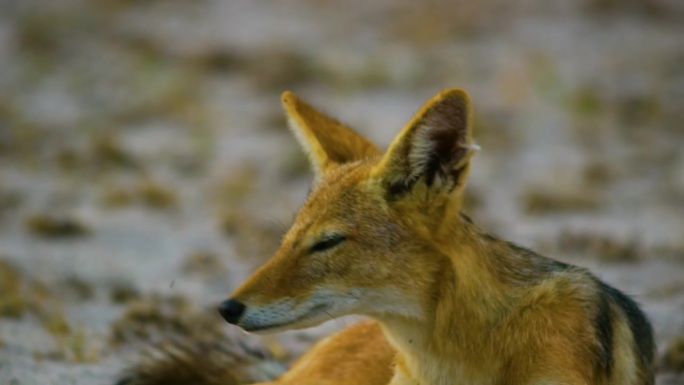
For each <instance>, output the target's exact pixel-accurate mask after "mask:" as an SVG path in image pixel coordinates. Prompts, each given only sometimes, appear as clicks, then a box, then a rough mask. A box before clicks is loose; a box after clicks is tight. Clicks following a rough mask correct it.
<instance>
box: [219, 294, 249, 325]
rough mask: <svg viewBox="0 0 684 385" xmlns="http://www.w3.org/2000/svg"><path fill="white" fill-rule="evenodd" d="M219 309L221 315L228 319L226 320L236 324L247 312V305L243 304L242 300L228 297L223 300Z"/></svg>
mask: <svg viewBox="0 0 684 385" xmlns="http://www.w3.org/2000/svg"><path fill="white" fill-rule="evenodd" d="M218 311H219V313H221V316H222V317H223V319H225V320H226V322H228V323H229V324H233V325H234V324H236V323H237V322H238V320H239V319H240V316H241V315H242V313H244V312H245V305H243V304H242V302H240V301H236V300H234V299H227V300H225V301H223V302H221V304H220V305H219V307H218Z"/></svg>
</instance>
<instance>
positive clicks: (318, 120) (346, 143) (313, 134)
mask: <svg viewBox="0 0 684 385" xmlns="http://www.w3.org/2000/svg"><path fill="white" fill-rule="evenodd" d="M281 98H282V101H283V107H284V108H285V113H286V114H287V120H288V124H289V125H290V129H291V130H292V132H293V133H294V135H295V137H297V140H298V141H299V144H300V145H301V146H302V147H304V150H305V151H306V152H307V154H308V156H309V161H310V162H311V165H312V167H313V170H314V173H315V174H316V179H317V180H319V179H320V178H321V177H322V176H323V174H325V172H326V171H327V170H328V169H330V168H331V167H334V166H335V165H339V164H343V163H346V162H351V161H355V160H361V159H364V158H369V157H373V156H378V155H380V154H381V152H380V150H379V149H378V148H377V147H376V146H375V145H374V144H373V143H372V142H371V141H369V140H368V139H366V138H364V137H363V136H361V135H360V134H358V133H356V132H355V131H354V130H352V129H351V128H349V127H347V126H345V125H343V124H342V123H340V122H338V121H337V120H335V119H333V118H331V117H329V116H327V115H325V114H323V113H321V112H319V111H317V110H316V109H315V108H313V107H311V106H310V105H309V104H307V103H305V102H304V101H303V100H301V99H299V98H298V97H297V96H296V95H295V94H293V93H292V92H289V91H286V92H284V93H283V95H282V97H281Z"/></svg>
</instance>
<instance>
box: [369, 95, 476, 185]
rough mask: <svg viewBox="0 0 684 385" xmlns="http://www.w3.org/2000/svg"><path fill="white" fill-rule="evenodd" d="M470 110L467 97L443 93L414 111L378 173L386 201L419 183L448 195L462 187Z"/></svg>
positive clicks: (468, 151)
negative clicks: (389, 197)
mask: <svg viewBox="0 0 684 385" xmlns="http://www.w3.org/2000/svg"><path fill="white" fill-rule="evenodd" d="M471 125H472V109H471V105H470V98H469V97H468V94H467V93H466V92H465V91H463V90H461V89H456V88H452V89H447V90H444V91H442V92H440V93H439V94H437V95H435V96H434V97H433V98H432V99H431V100H430V101H428V102H427V103H426V104H425V105H424V106H423V108H421V109H420V111H418V112H417V113H416V114H415V115H414V117H413V118H412V119H411V121H409V123H408V124H407V125H406V126H405V127H404V129H403V130H402V131H401V133H400V134H399V135H398V136H397V138H396V139H395V140H394V141H393V142H392V144H391V145H390V147H389V149H388V150H387V152H386V153H385V155H384V157H383V159H382V161H381V162H380V164H379V165H378V168H377V169H376V173H377V175H378V176H380V178H381V180H382V183H383V184H385V186H386V188H387V191H388V194H389V195H396V194H399V193H405V192H407V191H410V190H411V189H412V188H413V186H414V185H415V184H416V183H417V182H420V181H422V182H424V183H425V185H426V186H427V187H428V188H447V189H448V191H449V192H451V191H454V190H460V189H461V188H462V187H463V186H464V185H465V179H466V177H467V174H468V170H469V166H470V158H471V156H472V155H473V154H474V153H475V152H476V151H477V150H479V147H478V146H477V145H475V144H473V143H472V137H471Z"/></svg>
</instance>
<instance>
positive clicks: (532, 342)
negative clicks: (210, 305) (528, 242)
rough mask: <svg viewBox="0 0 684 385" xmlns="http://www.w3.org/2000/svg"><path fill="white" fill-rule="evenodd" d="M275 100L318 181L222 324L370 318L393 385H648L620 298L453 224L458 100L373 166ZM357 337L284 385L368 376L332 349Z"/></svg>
mask: <svg viewBox="0 0 684 385" xmlns="http://www.w3.org/2000/svg"><path fill="white" fill-rule="evenodd" d="M283 102H284V105H285V109H286V112H287V113H288V116H289V118H290V122H291V125H292V129H293V131H294V132H295V134H296V136H297V138H298V139H299V141H300V142H301V144H302V145H303V146H304V148H305V149H306V150H307V151H308V153H309V155H310V158H311V161H312V164H313V168H314V171H315V172H316V182H315V185H314V189H313V190H312V192H311V194H310V195H309V197H308V199H307V201H306V202H305V204H304V205H303V207H302V209H301V210H300V212H299V213H298V215H297V218H296V220H295V222H294V224H293V225H292V227H291V229H290V230H289V231H288V232H287V234H286V235H285V237H284V239H283V241H282V245H281V247H280V249H279V250H278V251H277V253H276V254H275V256H274V257H273V258H272V259H271V260H269V261H268V262H267V263H266V264H265V265H264V266H262V267H261V268H260V269H259V270H258V271H257V272H256V273H255V274H254V275H253V276H252V277H250V278H249V279H248V280H247V281H246V282H245V283H244V284H243V285H242V286H241V287H239V288H238V289H237V290H236V291H235V292H234V293H233V295H232V296H231V299H230V300H228V301H226V302H225V304H226V306H225V309H228V308H229V307H228V304H230V305H232V306H233V307H232V309H235V308H237V307H236V306H238V305H239V309H240V313H239V314H237V316H236V314H235V313H231V314H230V315H228V314H224V317H226V319H227V320H229V321H230V322H233V323H235V324H237V325H238V326H240V327H242V328H243V329H245V330H247V331H253V332H261V331H268V332H272V331H277V330H286V329H293V328H304V327H309V326H312V325H316V324H318V323H320V322H322V321H324V320H327V319H329V318H330V317H337V316H341V315H345V314H364V315H368V316H371V317H373V318H375V319H377V320H378V321H379V322H380V325H381V327H382V330H383V332H384V334H385V335H386V336H387V338H388V340H389V342H390V343H391V344H392V345H393V346H394V348H395V349H396V350H397V352H398V354H397V358H396V369H395V373H394V376H393V379H392V381H391V384H392V385H404V384H412V385H416V384H421V385H437V384H442V385H446V384H501V385H532V384H568V385H572V384H577V385H580V384H597V385H650V384H653V364H652V362H653V349H654V346H653V336H652V331H651V328H650V325H649V323H648V321H647V320H646V318H645V316H644V315H643V313H641V311H640V310H639V309H638V307H637V305H636V304H635V303H634V302H633V301H631V300H630V299H629V298H628V297H627V296H625V295H624V294H622V293H620V292H619V291H618V290H616V289H614V288H612V287H610V286H608V285H606V284H605V283H603V282H601V281H600V280H598V279H597V278H596V277H594V276H593V275H591V274H590V273H589V272H587V271H586V270H584V269H581V268H578V267H574V266H570V265H566V264H563V263H560V262H556V261H554V260H551V259H548V258H545V257H542V256H539V255H537V254H535V253H534V252H532V251H529V250H526V249H524V248H521V247H518V246H516V245H514V244H511V243H509V242H506V241H503V240H500V239H498V238H496V237H494V236H492V235H490V234H488V233H486V232H484V231H483V230H481V229H479V228H478V227H477V226H475V225H474V224H472V223H471V221H470V220H469V219H468V218H467V217H465V216H463V215H462V214H460V208H461V198H462V194H463V190H464V188H465V181H466V178H467V175H468V172H469V169H470V159H471V157H472V155H473V154H474V153H475V152H476V151H477V149H478V148H477V146H475V145H474V144H473V143H472V139H471V126H472V112H471V106H470V100H469V98H468V96H467V94H466V93H465V92H464V91H462V90H458V89H450V90H445V91H443V92H441V93H439V94H438V95H436V96H435V97H434V98H433V99H432V100H430V101H429V102H428V103H427V104H426V105H425V106H424V107H423V108H422V109H421V110H420V111H419V112H418V113H417V114H416V116H415V117H414V118H413V119H412V120H411V121H410V122H409V123H408V124H407V125H406V127H405V128H404V129H403V130H402V131H401V133H400V134H399V135H398V137H397V138H396V139H395V141H394V142H393V143H392V144H391V145H390V147H389V149H388V150H387V151H386V152H385V153H384V154H381V153H380V152H379V151H378V150H377V147H375V145H373V144H372V143H370V142H369V141H368V140H366V139H365V138H363V137H362V136H360V135H359V134H357V133H355V132H353V131H352V130H350V129H349V128H347V127H345V126H343V125H341V124H340V123H339V122H337V121H335V120H333V119H331V118H327V117H325V115H323V114H321V113H320V112H318V111H316V110H315V109H314V108H312V107H310V106H308V105H307V104H306V103H304V102H303V101H301V100H299V99H297V98H296V97H295V96H294V95H292V94H291V93H285V94H284V96H283ZM238 316H239V317H238ZM342 336H344V334H342ZM346 338H348V339H349V340H346ZM355 338H359V337H358V336H355V335H354V334H352V333H350V334H349V335H348V336H346V337H344V338H342V337H340V338H338V339H336V340H334V341H335V342H334V343H331V344H330V345H327V346H326V348H325V349H322V350H317V352H316V354H315V355H313V354H312V355H310V357H311V356H313V357H311V360H309V359H308V358H307V359H306V360H305V362H306V363H307V365H306V368H298V369H297V371H296V373H299V375H300V379H298V382H297V383H299V384H303V383H306V382H305V381H304V379H305V378H308V377H310V378H317V379H318V378H323V377H325V376H326V375H328V374H330V373H332V371H331V370H330V368H329V367H328V366H327V364H325V363H326V362H334V361H335V360H338V361H344V362H349V363H350V364H352V363H353V366H354V367H355V369H354V371H355V374H354V376H355V378H363V377H368V378H370V377H371V376H374V375H375V371H376V369H377V368H376V367H374V366H373V365H370V364H369V365H368V366H359V367H356V363H359V364H362V363H363V362H358V360H355V359H354V358H353V356H354V355H355V354H360V352H359V353H354V354H350V351H349V350H348V349H346V348H344V346H346V344H351V345H352V346H356V345H354V344H355V342H354V341H353V339H355ZM350 340H351V341H350ZM354 352H357V350H354ZM318 360H322V361H318ZM357 373H358V376H357ZM286 377H287V376H286ZM325 378H328V380H329V382H325V383H326V384H327V383H330V384H333V383H339V384H342V383H345V382H343V381H337V380H338V379H339V378H341V376H339V375H337V376H329V377H325ZM374 378H375V377H374ZM317 381H318V380H317ZM336 381H337V382H336ZM317 383H322V382H317ZM347 383H348V382H347Z"/></svg>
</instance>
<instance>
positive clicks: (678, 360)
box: [661, 335, 684, 373]
mask: <svg viewBox="0 0 684 385" xmlns="http://www.w3.org/2000/svg"><path fill="white" fill-rule="evenodd" d="M661 362H662V366H663V367H664V369H665V370H670V371H673V372H677V373H682V372H684V335H679V336H676V337H674V338H673V339H672V340H670V342H669V343H668V346H667V349H665V353H664V354H663V357H662V361H661Z"/></svg>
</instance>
